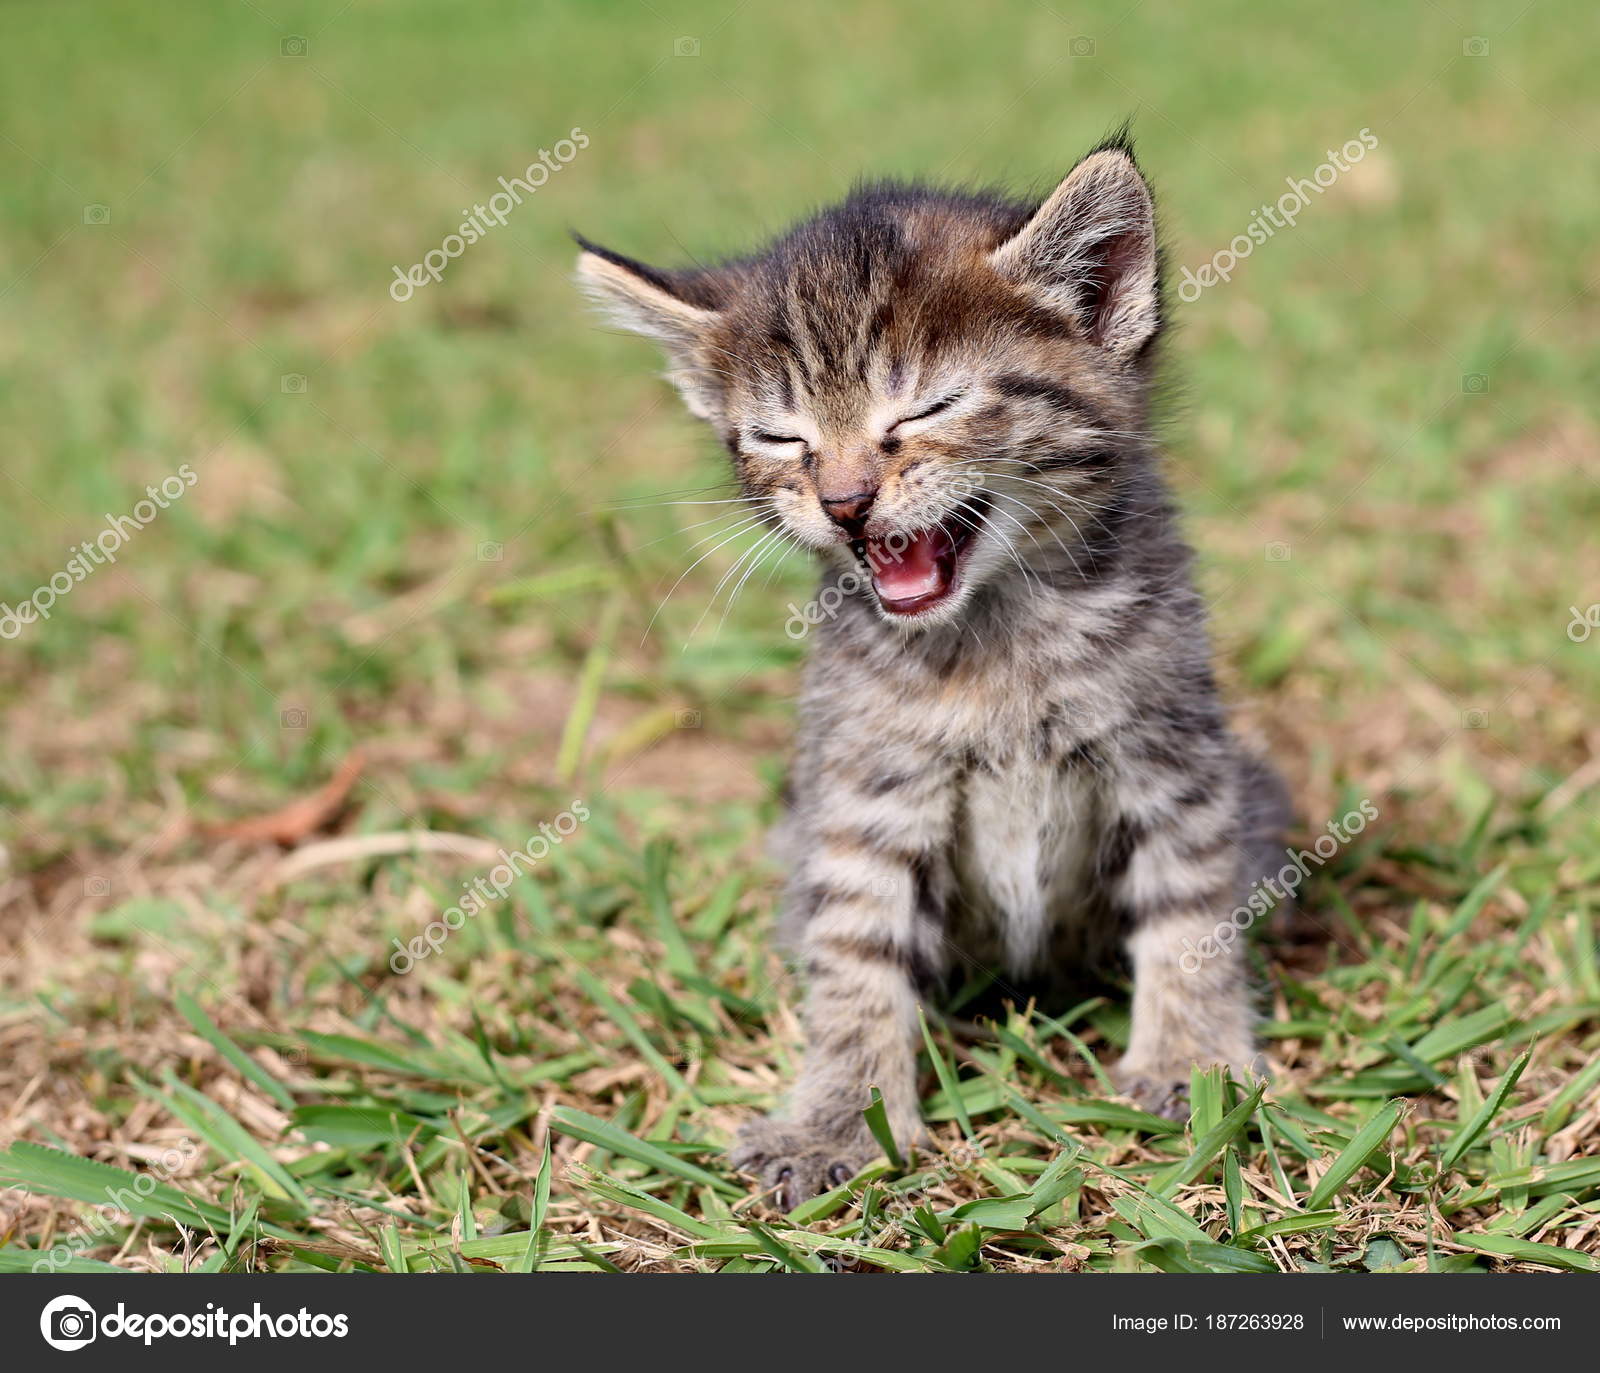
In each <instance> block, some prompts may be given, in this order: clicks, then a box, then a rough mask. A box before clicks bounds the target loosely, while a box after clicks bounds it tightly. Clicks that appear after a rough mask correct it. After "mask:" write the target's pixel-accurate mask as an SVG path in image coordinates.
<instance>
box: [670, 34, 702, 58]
mask: <svg viewBox="0 0 1600 1373" xmlns="http://www.w3.org/2000/svg"><path fill="white" fill-rule="evenodd" d="M672 55H673V56H674V57H698V56H700V40H699V39H698V38H677V39H674V40H673V43H672Z"/></svg>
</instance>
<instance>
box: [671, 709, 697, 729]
mask: <svg viewBox="0 0 1600 1373" xmlns="http://www.w3.org/2000/svg"><path fill="white" fill-rule="evenodd" d="M676 724H677V727H678V728H679V729H699V728H700V712H699V711H698V710H680V711H679V712H678V718H677V721H676Z"/></svg>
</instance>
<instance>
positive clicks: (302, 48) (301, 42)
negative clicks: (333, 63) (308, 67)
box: [278, 33, 310, 57]
mask: <svg viewBox="0 0 1600 1373" xmlns="http://www.w3.org/2000/svg"><path fill="white" fill-rule="evenodd" d="M309 47H310V44H308V43H307V42H306V40H305V39H304V38H302V37H301V36H300V35H299V34H298V33H291V34H286V35H285V36H284V39H283V41H282V42H281V43H279V44H278V52H279V54H280V55H281V56H283V57H304V56H305V55H306V52H307V50H308V49H309Z"/></svg>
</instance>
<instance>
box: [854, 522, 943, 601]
mask: <svg viewBox="0 0 1600 1373" xmlns="http://www.w3.org/2000/svg"><path fill="white" fill-rule="evenodd" d="M949 551H950V538H949V536H948V535H947V534H945V532H944V531H943V530H942V529H925V530H923V531H922V532H920V533H917V534H913V535H910V536H909V537H904V536H902V537H896V538H893V539H869V540H867V560H868V561H869V562H870V563H871V565H872V584H873V585H874V586H875V587H876V588H877V589H878V595H880V596H882V597H883V599H884V600H886V601H906V600H910V599H911V598H912V597H915V596H927V595H929V594H931V593H933V592H936V591H943V590H944V588H945V585H946V583H947V582H948V581H949V573H948V569H947V568H946V567H945V565H944V562H943V555H944V554H945V553H947V552H949Z"/></svg>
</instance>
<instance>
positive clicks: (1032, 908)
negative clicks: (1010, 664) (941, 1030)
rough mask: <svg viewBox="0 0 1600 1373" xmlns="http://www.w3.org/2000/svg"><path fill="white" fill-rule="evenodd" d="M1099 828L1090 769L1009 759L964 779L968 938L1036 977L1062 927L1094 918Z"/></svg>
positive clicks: (1013, 969)
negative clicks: (1092, 888) (1092, 900)
mask: <svg viewBox="0 0 1600 1373" xmlns="http://www.w3.org/2000/svg"><path fill="white" fill-rule="evenodd" d="M1099 823H1100V817H1099V798H1098V794H1097V789H1096V787H1095V785H1094V775H1093V773H1092V772H1088V771H1086V770H1085V769H1081V768H1062V767H1061V766H1060V765H1059V764H1058V763H1056V762H1054V761H1052V760H1048V759H1040V758H1037V757H1034V756H1031V755H1028V754H1011V755H1009V756H1000V757H995V758H990V759H987V760H981V761H980V762H979V763H978V764H976V765H975V766H974V767H973V768H972V769H971V771H970V772H968V774H967V775H966V777H965V778H964V780H963V784H962V789H961V795H960V798H959V804H958V809H957V813H956V815H955V826H954V834H953V838H954V853H953V860H954V864H953V866H954V872H955V877H956V882H957V887H958V890H959V894H960V906H961V908H962V910H963V912H964V920H963V923H964V924H966V925H967V927H968V928H967V930H966V932H965V933H966V934H967V936H968V937H969V938H970V939H972V940H973V941H974V942H976V943H977V944H978V945H979V946H980V947H981V948H982V949H983V950H984V951H988V952H992V953H994V954H996V955H998V956H1000V957H1001V958H1002V959H1003V961H1004V964H1005V968H1006V970H1007V971H1008V972H1010V973H1012V974H1015V975H1018V976H1026V975H1028V974H1030V973H1033V972H1036V971H1038V970H1039V969H1040V967H1041V966H1042V964H1043V963H1044V961H1045V959H1046V955H1047V953H1048V950H1049V948H1050V946H1051V944H1052V942H1053V941H1054V940H1055V938H1056V937H1057V936H1058V935H1059V934H1060V933H1061V929H1060V927H1062V926H1063V925H1070V924H1072V923H1074V922H1075V921H1076V920H1078V919H1080V918H1081V917H1083V916H1084V915H1085V914H1086V913H1087V911H1088V909H1089V905H1090V896H1091V893H1090V889H1089V888H1090V882H1091V880H1092V876H1093V861H1094V851H1095V848H1096V835H1097V833H1098V831H1099ZM958 937H959V936H958Z"/></svg>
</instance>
